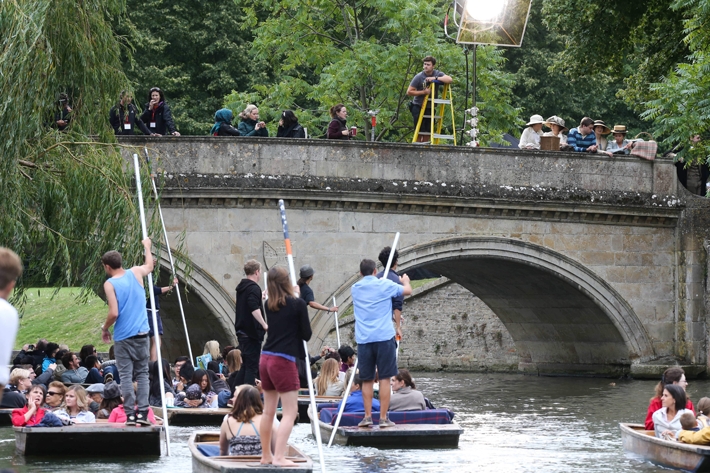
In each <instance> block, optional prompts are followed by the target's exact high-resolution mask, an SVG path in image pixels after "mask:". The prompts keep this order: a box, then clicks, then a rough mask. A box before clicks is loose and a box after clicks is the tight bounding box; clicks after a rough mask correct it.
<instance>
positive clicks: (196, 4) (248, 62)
mask: <svg viewBox="0 0 710 473" xmlns="http://www.w3.org/2000/svg"><path fill="white" fill-rule="evenodd" d="M126 3H127V14H126V18H125V19H122V20H121V21H118V22H116V26H115V28H116V31H117V32H118V33H119V34H122V35H123V36H124V38H125V41H126V42H127V43H128V45H129V46H130V49H127V50H126V52H131V51H132V54H124V56H123V66H124V70H125V72H126V74H127V75H128V77H129V78H130V79H131V82H132V84H133V86H134V87H135V90H136V91H137V92H138V97H137V102H138V104H139V106H141V107H142V106H143V105H144V104H145V103H147V102H148V100H147V97H148V91H149V90H150V88H151V87H160V88H161V89H163V91H164V92H165V95H166V100H167V101H168V103H169V104H170V107H171V110H172V112H173V117H174V119H175V123H176V125H177V127H178V129H179V131H180V132H181V133H182V134H187V135H206V134H207V133H208V132H209V130H210V127H211V126H212V124H213V123H214V121H213V117H214V113H215V112H216V111H217V110H218V109H219V108H221V105H222V99H223V97H224V96H225V95H227V94H228V93H229V92H231V91H232V90H241V91H245V90H249V88H250V87H251V84H255V83H260V82H263V81H264V80H266V79H267V78H268V74H267V73H266V72H265V69H264V68H263V67H262V65H261V64H260V63H259V62H255V61H254V60H253V59H252V58H249V55H248V50H249V48H250V41H251V36H252V35H251V32H250V31H249V30H248V29H243V28H242V27H241V26H242V24H241V20H242V13H241V10H240V8H239V7H237V6H236V5H235V4H234V3H232V2H229V1H217V2H215V1H207V0H126ZM113 100H114V102H115V101H116V99H115V98H114V99H113Z"/></svg>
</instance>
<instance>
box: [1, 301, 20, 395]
mask: <svg viewBox="0 0 710 473" xmlns="http://www.w3.org/2000/svg"><path fill="white" fill-rule="evenodd" d="M19 325H20V321H19V317H18V316H17V311H16V310H15V308H14V307H12V304H10V303H9V302H7V301H6V300H5V299H0V327H2V328H1V329H0V384H2V385H6V384H7V383H9V382H10V369H9V368H8V366H9V365H10V359H11V358H12V349H13V348H14V347H15V337H16V336H17V328H18V326H19Z"/></svg>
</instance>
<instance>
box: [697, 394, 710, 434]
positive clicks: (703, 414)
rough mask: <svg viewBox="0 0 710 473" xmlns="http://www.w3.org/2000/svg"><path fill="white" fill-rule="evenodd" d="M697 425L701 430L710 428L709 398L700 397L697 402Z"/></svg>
mask: <svg viewBox="0 0 710 473" xmlns="http://www.w3.org/2000/svg"><path fill="white" fill-rule="evenodd" d="M697 409H698V425H700V427H701V428H703V427H710V418H709V417H708V416H709V415H710V397H701V398H700V400H699V401H698V407H697Z"/></svg>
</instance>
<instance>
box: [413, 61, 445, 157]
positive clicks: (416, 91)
mask: <svg viewBox="0 0 710 473" xmlns="http://www.w3.org/2000/svg"><path fill="white" fill-rule="evenodd" d="M422 62H423V65H424V67H423V70H422V72H420V73H419V74H417V75H416V76H414V78H413V79H412V82H410V83H409V88H408V89H407V95H409V96H410V97H414V98H413V99H412V101H411V102H410V105H409V111H410V112H411V113H412V119H413V120H414V126H415V127H416V126H417V122H418V121H419V114H420V113H421V111H422V104H423V103H424V97H425V96H427V95H429V94H430V93H431V89H430V88H429V86H430V85H431V83H432V82H434V81H436V82H437V83H442V84H451V83H452V82H453V81H454V80H453V79H452V78H451V76H447V75H446V74H444V73H443V72H441V71H439V70H437V69H434V66H436V58H434V57H433V56H427V57H425V58H424V59H423V60H422ZM429 128H430V121H429V120H422V125H421V127H420V128H419V137H418V138H417V141H418V142H422V143H423V142H427V141H430V139H431V137H430V136H429V134H430V133H429Z"/></svg>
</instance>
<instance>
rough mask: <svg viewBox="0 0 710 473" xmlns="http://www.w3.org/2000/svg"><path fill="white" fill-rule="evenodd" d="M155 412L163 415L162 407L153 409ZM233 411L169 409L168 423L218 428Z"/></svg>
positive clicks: (223, 409) (225, 409) (199, 408)
mask: <svg viewBox="0 0 710 473" xmlns="http://www.w3.org/2000/svg"><path fill="white" fill-rule="evenodd" d="M152 409H153V412H154V413H155V415H157V416H162V415H163V408H162V407H153V408H152ZM231 411H232V409H230V408H227V407H224V408H202V407H168V423H169V424H170V425H176V426H192V427H194V426H197V425H206V426H216V427H219V426H220V425H222V420H223V419H224V416H226V415H227V414H229V413H230V412H231Z"/></svg>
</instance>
